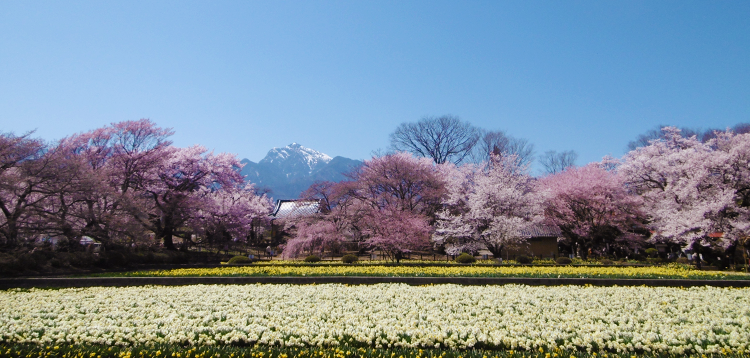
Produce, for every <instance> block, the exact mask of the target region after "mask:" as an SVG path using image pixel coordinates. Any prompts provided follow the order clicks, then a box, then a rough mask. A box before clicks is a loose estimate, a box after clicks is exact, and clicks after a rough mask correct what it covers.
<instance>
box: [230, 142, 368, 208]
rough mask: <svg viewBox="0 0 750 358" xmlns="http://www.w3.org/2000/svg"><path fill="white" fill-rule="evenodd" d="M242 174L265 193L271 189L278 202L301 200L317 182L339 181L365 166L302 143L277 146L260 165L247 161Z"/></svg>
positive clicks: (243, 160) (243, 161)
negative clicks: (304, 192)
mask: <svg viewBox="0 0 750 358" xmlns="http://www.w3.org/2000/svg"><path fill="white" fill-rule="evenodd" d="M240 162H241V163H243V164H244V165H245V166H244V167H243V168H242V171H241V172H240V173H241V174H242V175H244V176H245V179H246V180H247V181H249V182H252V183H254V184H256V185H257V187H258V188H259V189H261V190H263V189H269V190H270V193H269V196H271V197H273V198H274V199H297V198H299V196H300V194H301V193H302V192H303V191H305V190H306V189H307V188H309V187H310V185H311V184H313V183H314V182H316V181H333V182H338V181H342V180H345V179H346V177H345V175H344V174H345V173H347V172H349V171H351V170H352V169H354V168H356V167H358V166H360V165H361V164H362V162H361V161H359V160H354V159H349V158H345V157H342V156H336V157H333V158H331V157H330V156H329V155H327V154H325V153H322V152H319V151H316V150H314V149H311V148H306V147H304V146H302V145H300V144H298V143H292V144H289V145H287V146H285V147H275V148H272V149H271V150H269V151H268V153H267V154H266V156H265V157H264V158H263V159H261V160H260V161H259V162H257V163H256V162H253V161H251V160H249V159H247V158H245V159H242V160H241V161H240Z"/></svg>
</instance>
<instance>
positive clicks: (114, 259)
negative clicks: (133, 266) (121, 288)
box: [106, 251, 128, 266]
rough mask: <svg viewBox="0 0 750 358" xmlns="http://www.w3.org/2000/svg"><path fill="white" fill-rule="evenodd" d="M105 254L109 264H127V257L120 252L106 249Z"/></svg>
mask: <svg viewBox="0 0 750 358" xmlns="http://www.w3.org/2000/svg"><path fill="white" fill-rule="evenodd" d="M106 256H107V262H108V263H109V265H110V266H126V265H127V264H128V258H127V257H125V254H123V253H122V252H119V251H107V252H106Z"/></svg>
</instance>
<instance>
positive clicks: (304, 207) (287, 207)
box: [271, 200, 320, 219]
mask: <svg viewBox="0 0 750 358" xmlns="http://www.w3.org/2000/svg"><path fill="white" fill-rule="evenodd" d="M318 212H320V202H319V201H317V200H279V201H277V202H276V207H275V208H274V209H273V213H272V214H271V216H273V217H275V218H276V219H289V218H296V217H302V216H310V215H315V214H317V213H318Z"/></svg>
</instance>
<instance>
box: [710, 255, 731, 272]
mask: <svg viewBox="0 0 750 358" xmlns="http://www.w3.org/2000/svg"><path fill="white" fill-rule="evenodd" d="M711 266H716V269H717V270H720V271H724V270H726V269H727V268H729V260H726V259H724V260H722V259H721V258H717V259H716V260H715V261H712V262H711Z"/></svg>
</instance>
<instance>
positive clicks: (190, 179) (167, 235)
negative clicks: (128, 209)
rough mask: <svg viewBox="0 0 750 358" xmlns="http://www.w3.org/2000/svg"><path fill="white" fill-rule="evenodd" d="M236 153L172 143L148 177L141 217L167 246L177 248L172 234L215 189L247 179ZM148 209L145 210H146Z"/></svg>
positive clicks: (230, 185) (139, 215)
mask: <svg viewBox="0 0 750 358" xmlns="http://www.w3.org/2000/svg"><path fill="white" fill-rule="evenodd" d="M238 168H241V164H240V162H239V160H238V159H237V157H236V156H234V155H231V154H226V153H220V154H213V153H208V152H207V150H206V148H204V147H202V146H197V145H196V146H192V147H189V148H174V147H170V148H169V149H168V150H167V153H164V156H163V159H162V160H161V162H159V163H158V165H157V166H156V167H155V168H153V169H151V170H150V171H149V172H148V173H146V174H145V175H144V177H145V178H146V180H145V183H146V184H145V185H144V188H143V191H144V200H143V204H142V205H143V206H142V207H141V210H142V212H141V213H139V214H138V215H137V217H138V219H139V220H140V221H141V223H142V224H143V225H144V227H146V228H147V229H148V230H150V231H152V232H153V233H154V234H155V236H156V238H157V240H159V241H161V240H163V242H164V246H165V247H166V248H168V249H174V248H175V247H174V244H173V241H172V236H173V235H175V234H178V231H177V230H178V229H179V228H182V227H185V226H186V224H187V223H188V222H189V221H190V220H191V219H193V218H194V216H195V215H196V214H197V210H196V208H199V207H201V206H202V205H203V204H204V203H205V202H206V201H207V198H208V197H209V196H210V194H211V193H212V191H213V190H214V189H220V188H229V187H234V186H237V185H240V184H241V183H242V181H243V178H242V176H241V175H240V173H239V171H238V170H237V169H238ZM144 209H145V210H144Z"/></svg>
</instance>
